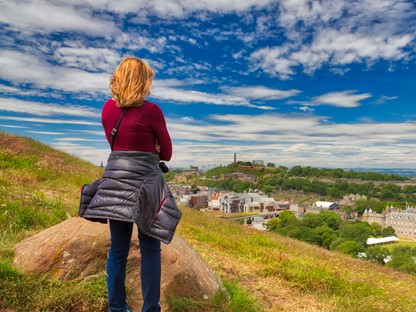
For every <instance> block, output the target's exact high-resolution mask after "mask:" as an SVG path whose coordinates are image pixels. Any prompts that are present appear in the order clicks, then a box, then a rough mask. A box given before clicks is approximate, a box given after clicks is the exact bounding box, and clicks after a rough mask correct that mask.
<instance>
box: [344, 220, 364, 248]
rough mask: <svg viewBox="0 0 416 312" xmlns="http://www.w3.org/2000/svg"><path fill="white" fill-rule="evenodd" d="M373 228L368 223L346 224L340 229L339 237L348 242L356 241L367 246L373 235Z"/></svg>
mask: <svg viewBox="0 0 416 312" xmlns="http://www.w3.org/2000/svg"><path fill="white" fill-rule="evenodd" d="M371 232H372V231H371V226H370V225H369V224H368V223H367V222H360V221H358V222H349V221H347V222H344V223H343V224H341V226H340V227H339V237H340V238H342V239H344V240H346V241H349V240H351V241H355V242H358V243H360V244H361V245H363V246H366V243H367V239H368V237H369V236H370V235H371Z"/></svg>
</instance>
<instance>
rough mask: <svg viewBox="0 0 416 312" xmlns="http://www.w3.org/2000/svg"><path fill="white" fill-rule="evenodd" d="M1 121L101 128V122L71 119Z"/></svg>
mask: <svg viewBox="0 0 416 312" xmlns="http://www.w3.org/2000/svg"><path fill="white" fill-rule="evenodd" d="M0 120H13V121H23V122H29V123H45V124H65V125H86V126H101V123H100V122H94V121H84V120H71V119H47V118H30V117H16V116H0Z"/></svg>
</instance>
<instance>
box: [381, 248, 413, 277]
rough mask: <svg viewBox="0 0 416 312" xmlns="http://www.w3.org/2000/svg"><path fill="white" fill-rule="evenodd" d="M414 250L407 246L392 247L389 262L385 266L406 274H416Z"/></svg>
mask: <svg viewBox="0 0 416 312" xmlns="http://www.w3.org/2000/svg"><path fill="white" fill-rule="evenodd" d="M415 257H416V248H410V247H407V246H398V247H394V248H393V251H392V253H391V261H389V262H387V266H389V267H392V268H395V269H398V270H400V271H403V272H406V273H413V274H415V273H416V262H415Z"/></svg>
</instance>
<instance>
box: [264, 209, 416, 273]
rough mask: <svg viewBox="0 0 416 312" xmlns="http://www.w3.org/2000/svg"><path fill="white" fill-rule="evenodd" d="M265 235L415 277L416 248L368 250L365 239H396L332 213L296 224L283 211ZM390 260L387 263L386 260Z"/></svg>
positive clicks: (372, 226) (389, 231) (373, 226)
mask: <svg viewBox="0 0 416 312" xmlns="http://www.w3.org/2000/svg"><path fill="white" fill-rule="evenodd" d="M266 228H267V230H268V231H271V232H276V233H279V234H281V235H284V236H289V237H292V238H295V239H298V240H302V241H305V242H307V243H310V244H314V245H318V246H321V247H324V248H326V249H329V250H335V251H339V252H343V253H346V254H349V255H352V256H354V257H357V256H358V255H360V254H361V255H362V257H363V258H364V259H366V260H369V261H372V262H376V263H380V264H383V265H384V264H385V265H387V266H390V267H393V268H396V269H399V270H401V271H404V272H407V273H416V261H415V260H414V259H415V257H416V248H410V247H395V248H393V249H392V250H389V249H387V248H381V247H368V246H367V239H368V238H369V237H370V236H373V237H379V236H382V237H387V236H393V235H395V231H394V229H393V228H392V227H390V226H389V227H386V228H383V229H382V228H381V226H380V225H379V224H376V223H373V224H368V223H367V222H362V221H358V220H355V221H343V220H342V219H341V218H340V217H339V216H338V214H336V213H335V212H330V211H326V212H323V213H321V214H318V215H315V214H312V213H307V214H305V215H304V216H303V218H302V219H301V220H299V219H298V218H297V217H296V216H295V215H294V214H293V213H292V212H291V211H284V212H282V213H281V214H280V216H279V217H278V218H274V219H272V220H270V221H269V222H267V223H266ZM389 258H390V259H391V260H390V261H388V262H387V263H386V260H387V259H389Z"/></svg>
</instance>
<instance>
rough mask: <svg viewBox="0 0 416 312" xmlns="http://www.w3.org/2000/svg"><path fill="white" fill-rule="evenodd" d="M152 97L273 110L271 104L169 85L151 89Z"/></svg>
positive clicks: (179, 101) (181, 101) (178, 101)
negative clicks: (252, 102)
mask: <svg viewBox="0 0 416 312" xmlns="http://www.w3.org/2000/svg"><path fill="white" fill-rule="evenodd" d="M152 97H154V98H157V99H160V100H167V101H172V102H177V103H201V104H213V105H226V106H245V107H251V108H258V109H263V110H273V109H274V108H273V107H271V106H258V105H254V104H251V103H250V102H249V101H248V100H247V99H246V98H244V97H239V96H233V95H226V94H211V93H206V92H200V91H194V90H182V89H175V88H170V87H157V86H155V87H154V88H153V89H152Z"/></svg>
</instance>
